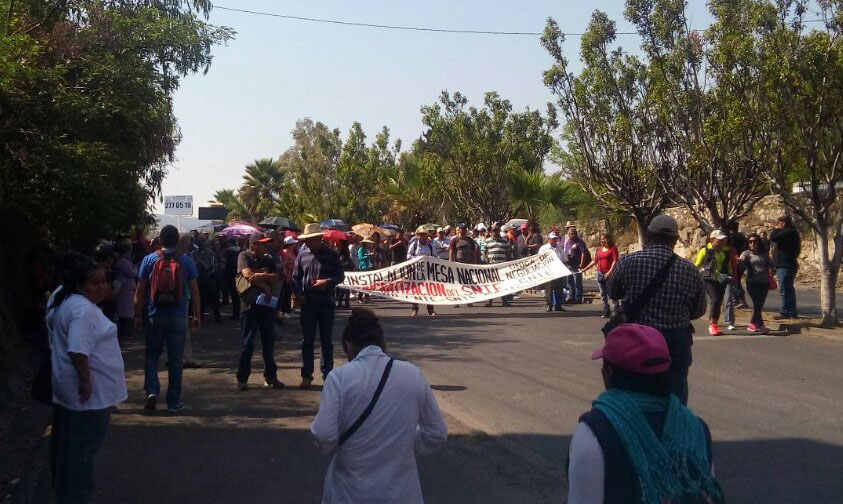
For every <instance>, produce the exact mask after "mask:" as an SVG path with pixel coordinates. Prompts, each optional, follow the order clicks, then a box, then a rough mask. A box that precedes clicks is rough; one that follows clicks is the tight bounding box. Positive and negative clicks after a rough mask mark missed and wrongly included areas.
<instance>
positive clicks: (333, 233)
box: [322, 229, 348, 242]
mask: <svg viewBox="0 0 843 504" xmlns="http://www.w3.org/2000/svg"><path fill="white" fill-rule="evenodd" d="M322 239H323V240H328V241H332V242H341V241H348V235H347V234H345V233H343V232H342V231H337V230H336V229H329V230H328V231H327V232H326V233H325V234H324V235H322Z"/></svg>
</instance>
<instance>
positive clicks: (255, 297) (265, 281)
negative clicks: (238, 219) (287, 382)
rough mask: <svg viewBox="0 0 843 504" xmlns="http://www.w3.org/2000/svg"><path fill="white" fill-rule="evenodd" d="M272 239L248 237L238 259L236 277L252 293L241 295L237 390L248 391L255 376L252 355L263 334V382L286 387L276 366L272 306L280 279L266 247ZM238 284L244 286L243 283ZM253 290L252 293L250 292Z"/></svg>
mask: <svg viewBox="0 0 843 504" xmlns="http://www.w3.org/2000/svg"><path fill="white" fill-rule="evenodd" d="M270 241H272V238H270V237H268V236H266V235H263V234H253V235H251V236H250V237H249V250H244V251H243V252H240V255H239V256H238V257H237V275H238V276H239V277H240V278H242V279H245V281H246V282H248V284H249V289H247V290H243V289H241V293H240V294H241V295H240V335H241V338H242V343H241V345H240V360H239V363H238V365H237V390H240V391H245V390H248V389H249V375H251V374H252V354H253V353H254V352H255V339H256V338H257V337H258V332H260V337H261V349H262V355H263V378H264V382H263V383H264V386H265V387H267V388H273V389H281V388H284V384H283V383H282V382H281V381H280V380H279V379H278V366H277V365H276V364H275V309H276V307H275V306H272V304H271V302H270V301H271V300H272V298H273V291H274V288H275V285H276V284H277V283H278V282H279V280H280V276H279V275H278V272H277V271H276V270H275V261H274V259H273V258H272V257H271V256H270V255H269V254H267V244H268V243H269V242H270ZM242 279H241V280H238V281H240V282H242V281H243V280H242ZM251 289H254V291H253V293H251V292H250V290H251Z"/></svg>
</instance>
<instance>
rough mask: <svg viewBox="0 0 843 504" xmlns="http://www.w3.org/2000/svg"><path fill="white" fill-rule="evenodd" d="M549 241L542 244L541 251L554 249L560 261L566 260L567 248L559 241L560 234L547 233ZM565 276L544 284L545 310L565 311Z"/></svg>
mask: <svg viewBox="0 0 843 504" xmlns="http://www.w3.org/2000/svg"><path fill="white" fill-rule="evenodd" d="M547 238H548V242H547V243H545V244H544V245H542V247H541V248H540V249H539V252H544V251H545V250H552V251H553V252H554V253H555V254H556V257H558V258H559V260H560V261H562V262H564V261H565V249H564V248H563V247H562V244H561V243H560V242H559V235H558V234H556V233H554V232H551V233H550V234H549V235H547ZM565 281H566V280H565V277H561V278H554V279H553V280H551V281H549V282H547V283H546V284H544V302H545V307H544V311H546V312H548V313H550V312H551V311H552V310H556V311H565V309H564V308H562V300H563V298H564V296H565V294H564V292H563V290H562V287H563V286H564V285H565Z"/></svg>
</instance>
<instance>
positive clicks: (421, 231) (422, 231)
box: [416, 226, 442, 234]
mask: <svg viewBox="0 0 843 504" xmlns="http://www.w3.org/2000/svg"><path fill="white" fill-rule="evenodd" d="M439 229H440V230H441V229H442V228H439ZM427 232H428V229H427V228H426V227H424V226H419V227H417V228H416V234H421V233H427Z"/></svg>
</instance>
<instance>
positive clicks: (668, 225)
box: [647, 214, 679, 238]
mask: <svg viewBox="0 0 843 504" xmlns="http://www.w3.org/2000/svg"><path fill="white" fill-rule="evenodd" d="M647 231H649V232H651V233H653V234H659V235H665V236H672V237H674V238H677V237H678V236H679V225H678V224H676V219H674V218H673V217H671V216H669V215H664V214H661V215H656V216H655V217H653V220H651V221H650V225H649V226H647Z"/></svg>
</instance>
